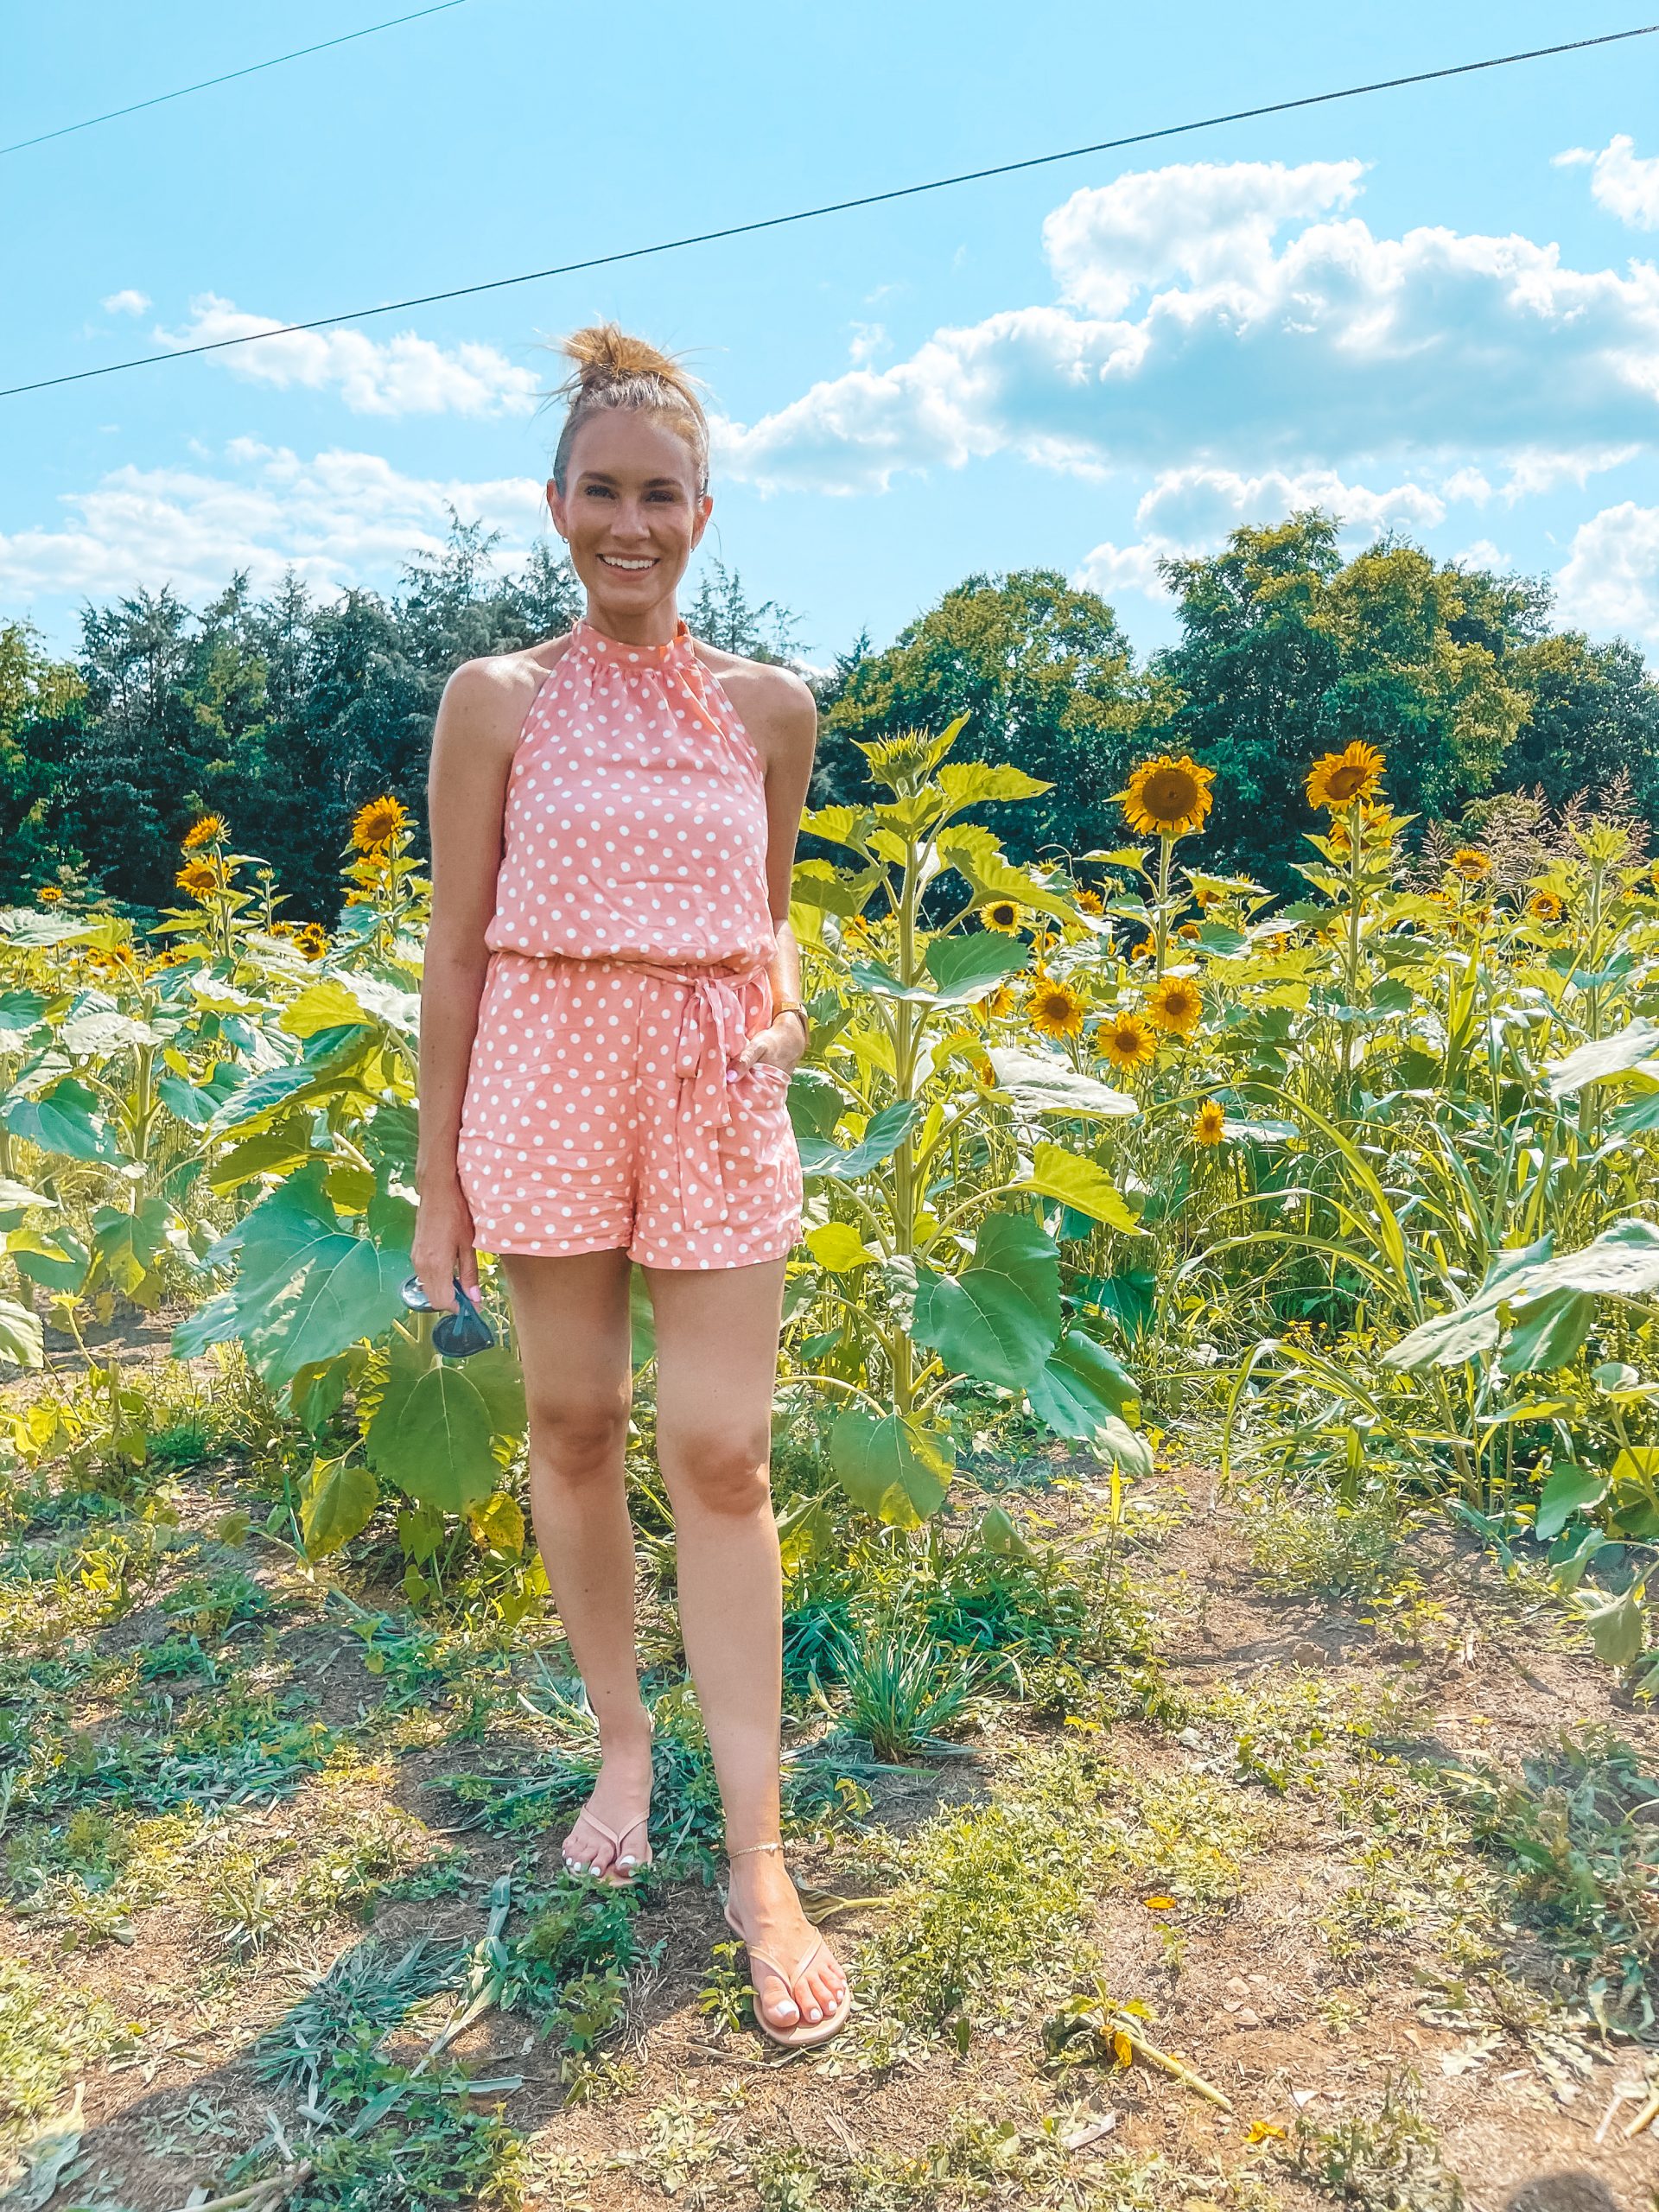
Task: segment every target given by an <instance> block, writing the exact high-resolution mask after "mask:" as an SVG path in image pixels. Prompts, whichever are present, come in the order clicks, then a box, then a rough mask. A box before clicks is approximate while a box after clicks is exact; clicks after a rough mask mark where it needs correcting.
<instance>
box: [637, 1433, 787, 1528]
mask: <svg viewBox="0 0 1659 2212" xmlns="http://www.w3.org/2000/svg"><path fill="white" fill-rule="evenodd" d="M657 1446H658V1458H659V1460H660V1462H661V1465H662V1469H663V1476H664V1481H665V1482H666V1484H667V1485H668V1491H669V1496H670V1498H671V1502H673V1503H675V1505H676V1506H678V1505H679V1504H680V1503H682V1502H683V1503H690V1504H694V1505H696V1506H698V1507H700V1508H701V1509H702V1511H703V1512H705V1513H715V1514H719V1515H721V1516H728V1517H730V1518H732V1519H734V1520H741V1519H744V1518H747V1516H749V1515H751V1514H754V1513H759V1512H760V1510H762V1509H763V1508H764V1507H765V1506H766V1504H768V1503H770V1500H771V1496H772V1482H771V1473H772V1470H771V1458H772V1454H771V1450H770V1440H769V1439H768V1438H766V1437H764V1436H763V1437H761V1438H759V1439H756V1438H754V1437H752V1436H747V1435H744V1434H743V1433H741V1432H740V1431H734V1430H732V1429H728V1428H719V1427H711V1428H702V1429H696V1430H693V1431H692V1432H690V1433H689V1434H688V1433H679V1434H677V1435H676V1436H675V1437H674V1438H672V1439H671V1440H670V1439H668V1438H666V1437H664V1435H663V1434H662V1433H661V1431H660V1429H659V1430H658V1437H657Z"/></svg>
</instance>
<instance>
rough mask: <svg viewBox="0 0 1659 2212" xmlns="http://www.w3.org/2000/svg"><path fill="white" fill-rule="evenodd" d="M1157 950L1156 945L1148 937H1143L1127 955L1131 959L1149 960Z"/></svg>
mask: <svg viewBox="0 0 1659 2212" xmlns="http://www.w3.org/2000/svg"><path fill="white" fill-rule="evenodd" d="M1156 950H1158V948H1157V946H1156V945H1155V944H1154V943H1153V941H1152V939H1151V938H1149V937H1143V938H1141V942H1140V944H1137V945H1136V946H1135V950H1133V951H1132V952H1131V953H1130V955H1129V957H1130V959H1131V960H1150V959H1151V958H1152V956H1153V954H1154V952H1156Z"/></svg>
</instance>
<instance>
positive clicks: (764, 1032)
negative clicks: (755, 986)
mask: <svg viewBox="0 0 1659 2212" xmlns="http://www.w3.org/2000/svg"><path fill="white" fill-rule="evenodd" d="M805 1053H806V1033H805V1031H804V1029H803V1028H802V1027H801V1025H800V1023H799V1022H798V1020H796V1019H795V1017H794V1015H793V1014H779V1015H778V1017H777V1019H776V1020H774V1021H772V1023H771V1025H770V1026H769V1027H767V1028H765V1029H757V1030H756V1031H755V1033H754V1034H753V1037H751V1038H749V1039H747V1042H746V1043H745V1045H744V1046H743V1049H742V1051H741V1052H740V1053H739V1054H738V1056H737V1065H738V1066H739V1067H741V1068H748V1067H753V1066H754V1065H756V1063H757V1062H762V1061H763V1062H764V1063H765V1064H766V1066H768V1067H773V1068H781V1069H782V1070H783V1071H784V1073H785V1075H788V1074H789V1072H790V1071H791V1069H792V1068H794V1067H795V1066H796V1065H797V1064H798V1062H799V1061H800V1060H801V1059H802V1058H804V1056H805Z"/></svg>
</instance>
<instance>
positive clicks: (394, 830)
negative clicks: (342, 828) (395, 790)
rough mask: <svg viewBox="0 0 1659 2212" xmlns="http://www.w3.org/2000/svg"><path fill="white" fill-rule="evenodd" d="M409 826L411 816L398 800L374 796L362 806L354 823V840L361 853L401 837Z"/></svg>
mask: <svg viewBox="0 0 1659 2212" xmlns="http://www.w3.org/2000/svg"><path fill="white" fill-rule="evenodd" d="M408 827H409V817H408V815H407V814H405V813H404V810H403V807H402V806H401V805H400V804H399V803H398V802H397V800H396V799H395V798H390V797H388V798H372V799H371V800H370V801H369V803H368V804H367V805H366V806H360V807H359V809H358V810H357V815H356V818H355V819H354V820H353V823H352V842H353V844H354V845H355V846H356V847H357V849H358V851H359V853H366V852H368V851H370V850H371V849H372V848H373V847H374V846H376V845H385V844H389V843H390V842H391V840H392V838H394V837H401V836H402V835H403V833H404V830H405V829H408Z"/></svg>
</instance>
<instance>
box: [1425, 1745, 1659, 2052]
mask: <svg viewBox="0 0 1659 2212" xmlns="http://www.w3.org/2000/svg"><path fill="white" fill-rule="evenodd" d="M1443 1779H1444V1782H1445V1784H1446V1787H1447V1788H1448V1789H1450V1790H1451V1791H1452V1794H1453V1796H1454V1797H1455V1799H1456V1800H1457V1802H1459V1805H1460V1806H1461V1808H1462V1809H1463V1810H1464V1811H1465V1814H1466V1815H1468V1816H1469V1818H1470V1819H1471V1821H1472V1823H1473V1827H1474V1831H1475V1834H1476V1835H1477V1836H1478V1839H1479V1840H1481V1841H1482V1842H1484V1844H1486V1845H1487V1846H1488V1847H1489V1848H1490V1849H1491V1850H1492V1851H1494V1852H1495V1853H1497V1855H1498V1857H1499V1859H1500V1860H1501V1862H1502V1863H1503V1864H1504V1866H1506V1869H1507V1872H1508V1875H1509V1879H1510V1885H1511V1888H1512V1891H1513V1895H1514V1902H1515V1908H1516V1911H1517V1914H1519V1915H1523V1916H1525V1917H1526V1918H1528V1919H1529V1920H1530V1921H1531V1922H1532V1923H1533V1924H1534V1925H1535V1926H1536V1927H1537V1928H1539V1929H1541V1931H1542V1932H1543V1933H1544V1935H1545V1936H1546V1937H1547V1938H1548V1941H1549V1942H1550V1943H1551V1945H1552V1947H1553V1948H1554V1950H1555V1951H1556V1952H1557V1954H1558V1955H1560V1957H1561V1958H1562V1959H1563V1960H1564V1961H1567V1964H1568V1965H1569V1966H1570V1967H1572V1968H1573V1973H1574V1974H1575V1976H1576V1977H1577V1979H1578V1980H1579V1981H1580V1984H1581V1985H1582V1986H1583V1987H1584V1990H1585V1993H1586V1997H1587V1999H1589V2001H1590V2004H1591V2005H1592V2010H1593V2011H1594V2012H1596V2014H1597V2016H1598V2017H1599V2018H1601V2019H1602V2020H1603V2021H1604V2022H1605V2023H1607V2024H1617V2025H1618V2026H1619V2027H1620V2028H1622V2029H1624V2031H1625V2032H1627V2033H1628V2032H1635V2033H1638V2034H1645V2033H1646V2032H1647V2031H1649V2029H1651V2027H1652V2026H1653V2024H1654V2019H1655V2001H1654V1999H1655V1981H1656V1977H1659V1887H1656V1880H1655V1872H1656V1869H1655V1834H1656V1828H1655V1819H1656V1815H1659V1778H1656V1777H1654V1776H1653V1775H1651V1774H1649V1773H1648V1772H1646V1771H1645V1770H1644V1769H1643V1764H1642V1762H1641V1759H1640V1756H1639V1754H1638V1753H1637V1752H1636V1751H1634V1750H1632V1748H1631V1747H1630V1745H1628V1744H1626V1743H1624V1742H1623V1741H1622V1740H1621V1739H1620V1738H1619V1737H1618V1735H1616V1734H1615V1732H1613V1731H1612V1730H1611V1728H1604V1727H1585V1728H1581V1729H1579V1730H1576V1731H1575V1730H1571V1729H1568V1730H1564V1731H1563V1732H1561V1733H1560V1736H1558V1737H1557V1738H1555V1740H1554V1743H1553V1744H1550V1745H1547V1746H1546V1747H1545V1748H1544V1749H1543V1750H1542V1751H1540V1752H1539V1753H1537V1754H1536V1755H1535V1757H1533V1758H1529V1759H1526V1760H1524V1761H1523V1762H1522V1768H1521V1774H1520V1778H1519V1779H1518V1780H1505V1779H1504V1778H1503V1777H1501V1776H1498V1775H1497V1774H1494V1773H1492V1772H1491V1770H1478V1771H1475V1772H1472V1773H1468V1774H1456V1773H1453V1774H1448V1775H1447V1776H1446V1777H1443Z"/></svg>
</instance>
